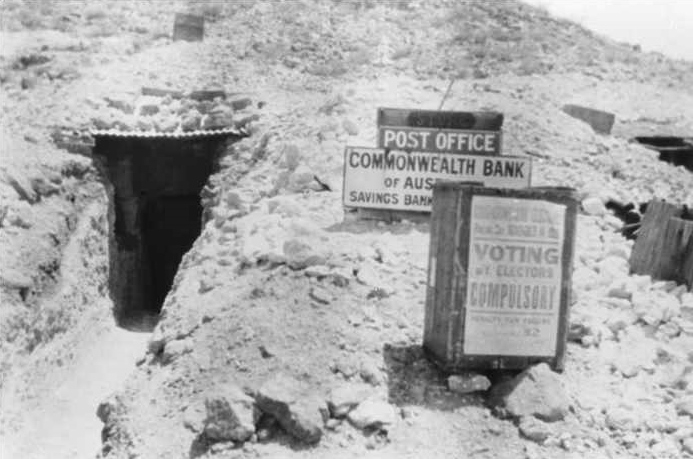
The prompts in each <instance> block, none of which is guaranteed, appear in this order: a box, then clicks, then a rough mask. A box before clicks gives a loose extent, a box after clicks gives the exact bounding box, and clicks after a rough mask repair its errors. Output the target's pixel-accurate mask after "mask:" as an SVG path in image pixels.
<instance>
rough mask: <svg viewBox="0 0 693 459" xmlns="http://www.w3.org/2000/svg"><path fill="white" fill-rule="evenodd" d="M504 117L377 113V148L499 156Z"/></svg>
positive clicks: (396, 110) (435, 112) (387, 110)
mask: <svg viewBox="0 0 693 459" xmlns="http://www.w3.org/2000/svg"><path fill="white" fill-rule="evenodd" d="M502 125H503V114H501V113H496V112H451V111H440V110H410V109H400V108H379V109H378V147H379V148H388V149H396V150H408V151H412V150H414V151H431V152H448V153H462V154H476V155H498V154H500V152H501V132H500V129H501V126H502Z"/></svg>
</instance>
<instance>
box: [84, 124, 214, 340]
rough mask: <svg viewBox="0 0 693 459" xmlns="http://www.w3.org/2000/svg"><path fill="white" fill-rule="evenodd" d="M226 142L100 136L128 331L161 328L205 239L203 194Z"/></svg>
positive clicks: (115, 271)
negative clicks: (192, 252)
mask: <svg viewBox="0 0 693 459" xmlns="http://www.w3.org/2000/svg"><path fill="white" fill-rule="evenodd" d="M225 140H226V137H225V136H208V137H202V138H185V139H179V138H157V137H154V138H138V137H120V136H96V138H95V146H94V150H93V151H94V159H95V163H96V165H97V167H98V168H99V169H100V171H101V174H102V176H103V178H104V179H105V182H106V188H107V190H108V195H109V226H110V228H109V257H110V261H109V288H110V294H111V298H112V299H113V303H114V314H115V318H116V321H117V322H118V324H119V325H120V326H121V327H124V328H129V329H145V330H146V329H151V328H153V326H154V325H155V324H156V320H157V318H158V315H159V312H160V310H161V306H162V304H163V302H164V299H165V298H166V295H167V293H168V291H169V289H170V288H171V285H172V283H173V278H174V276H175V274H176V272H177V270H178V265H179V263H180V261H181V258H182V257H183V255H184V254H185V253H186V252H187V251H188V250H189V249H190V247H191V246H192V244H193V242H194V241H195V239H196V238H197V237H198V235H199V234H200V231H201V228H202V205H201V203H200V191H201V190H202V188H203V187H204V185H205V183H206V182H207V179H208V177H209V176H210V174H211V173H213V172H214V170H215V168H216V164H217V158H218V153H219V152H220V151H221V148H222V146H223V145H224V143H225Z"/></svg>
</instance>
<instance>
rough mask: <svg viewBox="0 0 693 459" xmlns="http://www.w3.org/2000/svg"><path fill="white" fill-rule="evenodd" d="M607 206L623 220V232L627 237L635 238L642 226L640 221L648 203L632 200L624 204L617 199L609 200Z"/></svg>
mask: <svg viewBox="0 0 693 459" xmlns="http://www.w3.org/2000/svg"><path fill="white" fill-rule="evenodd" d="M606 208H607V209H609V210H610V211H611V212H612V213H613V214H614V215H615V216H616V217H618V218H620V219H621V221H623V227H622V228H621V233H622V234H623V235H624V236H625V237H626V239H635V238H636V237H637V231H638V229H639V228H640V221H641V220H642V216H643V215H644V213H645V210H646V209H647V203H643V204H634V203H632V202H630V203H627V204H622V203H619V202H616V201H609V202H607V203H606Z"/></svg>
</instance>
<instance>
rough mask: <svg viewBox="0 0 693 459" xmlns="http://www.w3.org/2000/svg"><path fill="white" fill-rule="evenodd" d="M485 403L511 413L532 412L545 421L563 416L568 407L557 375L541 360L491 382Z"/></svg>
mask: <svg viewBox="0 0 693 459" xmlns="http://www.w3.org/2000/svg"><path fill="white" fill-rule="evenodd" d="M489 403H490V404H491V406H494V407H496V408H498V409H500V410H501V412H503V413H505V414H507V415H509V416H511V417H515V418H520V417H522V416H535V417H537V418H539V419H541V420H544V421H549V422H553V421H559V420H561V419H563V418H564V417H565V416H566V414H568V411H569V409H570V399H569V398H568V395H567V394H566V393H565V391H564V389H563V385H562V384H561V380H560V377H559V376H558V375H557V374H556V373H554V372H553V371H551V369H550V368H549V366H548V365H547V364H545V363H540V364H539V365H535V366H533V367H530V368H528V369H527V370H525V371H523V372H522V373H520V374H519V375H517V376H516V377H515V378H513V379H511V380H509V381H505V382H502V383H500V384H498V385H496V386H494V387H493V388H492V389H491V396H490V398H489Z"/></svg>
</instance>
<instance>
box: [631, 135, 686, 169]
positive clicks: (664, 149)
mask: <svg viewBox="0 0 693 459" xmlns="http://www.w3.org/2000/svg"><path fill="white" fill-rule="evenodd" d="M634 140H635V141H636V142H638V143H640V144H641V145H643V146H644V147H647V148H649V149H651V150H656V151H658V152H659V159H660V160H662V161H666V162H668V163H671V164H673V165H675V166H683V167H685V168H686V169H688V170H689V171H693V137H675V136H641V137H635V139H634Z"/></svg>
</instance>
